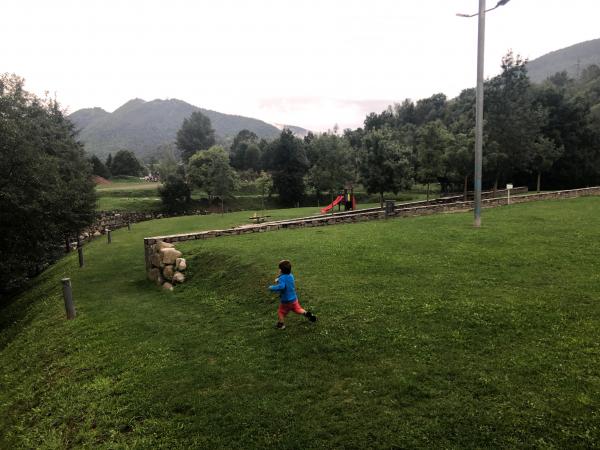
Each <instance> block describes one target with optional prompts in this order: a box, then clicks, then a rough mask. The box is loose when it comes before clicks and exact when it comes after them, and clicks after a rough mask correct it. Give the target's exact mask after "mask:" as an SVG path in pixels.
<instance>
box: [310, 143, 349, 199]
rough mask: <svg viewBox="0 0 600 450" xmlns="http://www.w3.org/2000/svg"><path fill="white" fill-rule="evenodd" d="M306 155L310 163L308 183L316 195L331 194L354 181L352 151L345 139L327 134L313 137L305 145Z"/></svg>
mask: <svg viewBox="0 0 600 450" xmlns="http://www.w3.org/2000/svg"><path fill="white" fill-rule="evenodd" d="M306 154H307V157H308V160H309V162H310V169H309V171H308V182H309V184H310V185H311V186H312V187H313V188H314V189H315V191H316V193H317V195H318V194H320V193H321V192H324V191H329V192H330V193H332V194H333V191H335V190H337V189H340V188H343V187H344V184H346V183H348V182H351V181H353V180H354V174H353V164H352V159H351V158H352V149H351V148H350V145H349V144H348V142H347V140H346V139H344V138H342V137H339V136H337V135H335V134H328V133H325V134H322V135H320V136H316V137H313V139H311V140H310V143H309V144H306Z"/></svg>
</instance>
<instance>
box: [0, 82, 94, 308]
mask: <svg viewBox="0 0 600 450" xmlns="http://www.w3.org/2000/svg"><path fill="white" fill-rule="evenodd" d="M23 84H24V81H23V79H22V78H19V77H17V76H15V75H9V74H0V155H1V157H0V211H2V213H1V214H0V248H2V257H1V258H0V299H2V297H3V296H4V295H5V294H6V293H7V292H8V291H10V290H11V289H14V288H16V287H18V286H20V285H21V284H22V283H23V282H24V281H25V280H26V279H27V278H28V277H31V276H33V275H35V274H37V273H39V272H40V271H41V270H42V269H43V268H44V267H46V266H47V265H48V264H50V263H51V262H52V261H54V260H55V259H56V258H57V257H58V256H59V255H60V254H61V253H62V249H63V248H64V247H63V245H64V243H65V240H68V238H69V237H70V236H73V235H75V234H77V233H78V232H79V230H81V229H83V228H84V227H85V226H87V225H88V224H89V223H91V221H92V220H93V219H94V215H95V213H94V210H95V206H96V197H95V191H94V183H93V181H92V178H91V173H92V171H91V164H90V163H89V160H88V159H87V158H86V156H85V153H84V150H83V145H82V144H81V143H80V142H78V141H77V139H76V133H75V130H74V128H73V125H72V124H71V122H69V121H68V120H67V119H66V118H65V117H64V115H63V113H62V111H61V109H60V107H59V104H58V103H57V102H56V101H55V100H52V99H48V98H45V99H40V98H38V97H36V96H35V95H33V94H31V93H29V92H27V91H25V89H24V88H23Z"/></svg>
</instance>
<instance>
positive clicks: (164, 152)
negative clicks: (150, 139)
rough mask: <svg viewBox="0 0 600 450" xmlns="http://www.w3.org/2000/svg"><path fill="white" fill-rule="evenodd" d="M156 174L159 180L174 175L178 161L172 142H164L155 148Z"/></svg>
mask: <svg viewBox="0 0 600 450" xmlns="http://www.w3.org/2000/svg"><path fill="white" fill-rule="evenodd" d="M157 153H158V167H157V169H158V174H159V176H160V179H161V180H166V179H167V178H168V177H169V175H174V174H175V173H176V172H177V169H178V167H179V164H180V163H179V161H178V159H177V155H176V152H175V145H174V144H166V145H162V146H160V147H159V148H157Z"/></svg>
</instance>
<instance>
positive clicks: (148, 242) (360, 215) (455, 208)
mask: <svg viewBox="0 0 600 450" xmlns="http://www.w3.org/2000/svg"><path fill="white" fill-rule="evenodd" d="M511 193H512V191H511ZM592 195H600V187H592V188H584V189H574V190H569V191H556V192H545V193H539V194H529V195H523V196H518V197H513V196H512V195H511V197H510V203H511V204H512V203H526V202H532V201H538V200H551V199H563V198H574V197H585V196H592ZM419 203H422V202H419ZM507 203H508V197H500V198H490V199H484V200H482V206H483V207H484V208H494V207H497V206H503V205H506V204H507ZM472 209H473V202H472V201H466V202H463V201H455V202H453V203H436V204H429V205H427V204H426V205H417V206H415V205H414V203H413V204H403V205H398V206H396V207H395V208H394V212H393V213H392V214H386V213H385V210H383V209H380V208H377V209H376V210H373V209H369V210H358V211H352V212H348V213H337V214H332V215H322V216H313V217H305V218H300V219H292V220H281V221H275V222H265V223H262V224H256V225H254V224H253V225H242V226H240V227H236V228H228V229H224V230H209V231H200V232H197V233H187V234H175V235H170V236H155V237H148V238H144V250H145V252H144V255H145V259H146V271H147V272H148V271H149V270H151V269H152V263H151V256H152V253H153V247H152V246H153V245H154V244H156V243H158V242H159V241H163V242H168V243H175V242H183V241H190V240H198V239H212V238H217V237H223V236H237V235H241V234H250V233H264V232H267V231H276V230H281V229H291V228H305V227H319V226H326V225H337V224H343V223H355V222H364V221H369V220H377V219H384V218H388V217H413V216H426V215H430V214H439V213H447V212H460V211H469V210H472Z"/></svg>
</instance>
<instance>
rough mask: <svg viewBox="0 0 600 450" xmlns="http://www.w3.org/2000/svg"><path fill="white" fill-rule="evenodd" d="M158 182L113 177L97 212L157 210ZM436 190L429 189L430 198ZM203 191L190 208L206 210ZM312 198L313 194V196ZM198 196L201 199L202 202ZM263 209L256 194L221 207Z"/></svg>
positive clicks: (272, 204) (270, 202)
mask: <svg viewBox="0 0 600 450" xmlns="http://www.w3.org/2000/svg"><path fill="white" fill-rule="evenodd" d="M160 185H161V184H160V183H149V182H146V181H143V180H140V179H139V178H136V177H121V178H115V179H113V180H112V181H111V184H104V185H98V186H96V196H97V202H96V210H97V211H130V212H149V211H160V210H161V208H162V206H163V205H162V202H161V199H160V196H159V194H158V188H159V187H160ZM438 194H439V193H438V192H437V191H436V192H432V198H433V197H434V196H437V195H438ZM359 195H360V201H359V203H358V208H367V207H371V206H372V205H377V206H379V204H378V202H377V200H378V197H377V195H367V194H365V193H360V194H359ZM206 197H207V194H206V193H205V192H203V191H200V190H198V189H196V190H194V192H193V193H192V200H193V205H192V206H191V209H206V208H208V203H207V201H206ZM313 197H314V196H313ZM386 198H390V199H396V200H397V201H398V202H408V201H413V200H424V199H425V198H426V195H425V194H424V193H423V189H422V186H415V189H413V190H411V191H409V192H402V193H399V194H393V193H388V194H386ZM202 199H204V200H203V201H202ZM305 203H307V204H313V205H314V209H318V207H317V201H316V197H315V198H313V200H307V201H306V202H305ZM328 203H329V201H326V202H325V203H323V201H321V202H320V204H319V206H320V207H323V206H325V205H327V204H328ZM220 207H221V205H220V202H219V201H218V200H217V201H216V203H215V204H214V205H212V207H211V208H210V209H211V210H212V211H218V210H220ZM277 207H279V206H278V201H277V197H276V196H274V197H272V198H266V199H265V208H267V209H273V208H277ZM262 208H263V199H262V198H261V196H260V195H257V194H238V193H235V194H234V196H232V197H229V198H227V199H226V200H225V209H228V210H233V211H239V210H246V211H259V210H261V209H262Z"/></svg>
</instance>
